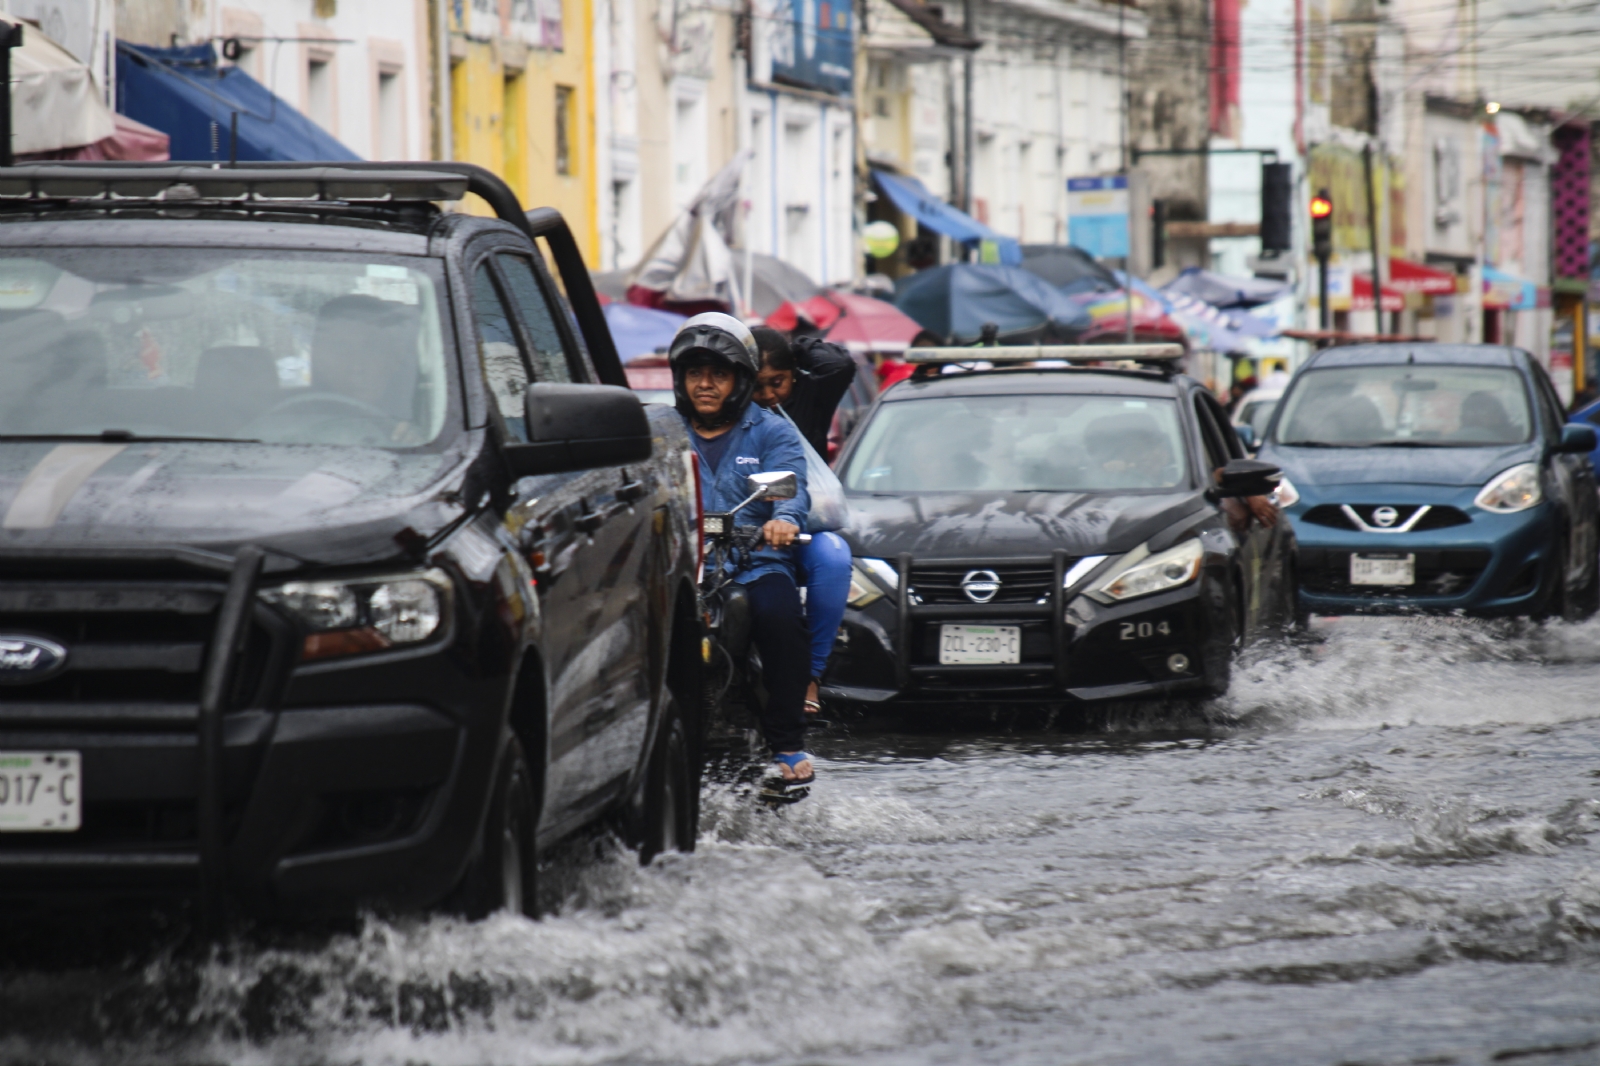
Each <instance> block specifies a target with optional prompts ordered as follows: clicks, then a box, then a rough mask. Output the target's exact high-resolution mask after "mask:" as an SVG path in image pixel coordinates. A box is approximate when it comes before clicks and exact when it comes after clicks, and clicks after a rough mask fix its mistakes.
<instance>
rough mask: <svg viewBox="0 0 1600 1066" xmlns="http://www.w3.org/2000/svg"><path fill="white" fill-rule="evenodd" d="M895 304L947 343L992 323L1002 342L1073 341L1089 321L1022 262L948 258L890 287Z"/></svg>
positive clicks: (978, 333)
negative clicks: (951, 260)
mask: <svg viewBox="0 0 1600 1066" xmlns="http://www.w3.org/2000/svg"><path fill="white" fill-rule="evenodd" d="M894 302H895V306H896V307H898V308H900V310H902V311H904V312H905V313H906V314H907V315H909V316H910V317H911V318H913V319H915V320H916V321H917V323H918V324H919V325H921V326H922V327H923V328H924V329H926V330H927V331H928V332H930V333H933V334H935V335H937V336H939V337H941V338H944V339H945V340H947V341H948V342H949V343H951V344H970V343H972V342H974V341H977V340H979V339H980V338H981V337H982V336H983V326H984V324H985V323H988V322H992V323H994V324H995V325H996V326H998V327H999V329H1000V338H1001V340H1002V341H1010V342H1015V343H1029V342H1033V341H1037V340H1041V339H1052V338H1053V339H1058V340H1068V341H1070V340H1075V339H1076V338H1077V335H1078V334H1079V333H1081V332H1082V331H1083V330H1085V329H1087V328H1088V327H1089V326H1090V324H1091V319H1090V317H1089V313H1088V311H1086V310H1084V309H1083V308H1082V307H1080V306H1078V305H1077V304H1075V303H1073V302H1072V300H1071V299H1070V298H1069V297H1068V296H1067V295H1066V294H1065V293H1063V292H1061V291H1060V290H1059V289H1057V288H1055V287H1054V286H1053V285H1051V284H1050V283H1049V282H1048V281H1045V280H1044V279H1043V278H1041V277H1039V276H1038V275H1037V274H1030V273H1029V272H1028V271H1026V270H1023V269H1022V268H1021V267H1008V266H1000V265H998V264H995V263H949V264H946V265H945V266H940V267H933V268H931V269H929V270H924V271H922V272H920V273H917V274H913V275H911V276H910V277H907V278H901V279H900V281H899V283H898V284H897V285H896V286H895V298H894Z"/></svg>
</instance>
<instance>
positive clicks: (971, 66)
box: [961, 0, 978, 215]
mask: <svg viewBox="0 0 1600 1066" xmlns="http://www.w3.org/2000/svg"><path fill="white" fill-rule="evenodd" d="M977 4H978V0H966V4H965V5H964V7H963V9H962V17H961V28H962V30H963V32H965V33H966V35H967V39H968V40H969V41H971V40H976V39H977V26H978V11H977ZM976 64H977V57H976V56H974V55H973V53H972V52H970V51H969V52H968V53H967V60H966V62H965V63H964V64H962V69H961V79H962V84H961V210H963V211H965V212H966V213H967V214H969V215H970V214H972V151H973V145H974V139H975V137H976V134H975V133H974V131H973V127H972V85H973V80H974V75H975V74H976V73H977V70H976Z"/></svg>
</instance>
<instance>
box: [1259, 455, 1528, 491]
mask: <svg viewBox="0 0 1600 1066" xmlns="http://www.w3.org/2000/svg"><path fill="white" fill-rule="evenodd" d="M1259 458H1261V459H1263V460H1265V461H1266V462H1269V463H1276V464H1277V465H1278V466H1280V467H1282V468H1283V472H1284V473H1285V474H1286V475H1287V476H1288V478H1289V480H1290V481H1292V482H1294V484H1295V487H1296V488H1300V489H1304V488H1307V487H1310V486H1323V485H1379V484H1382V485H1447V486H1451V487H1457V488H1465V487H1467V486H1471V485H1482V484H1483V483H1484V482H1486V481H1488V480H1489V479H1490V478H1491V477H1493V476H1494V475H1496V474H1498V473H1499V472H1500V471H1502V470H1504V469H1506V468H1507V467H1511V466H1515V465H1517V464H1518V463H1526V462H1529V461H1531V460H1534V459H1537V458H1539V446H1538V445H1537V444H1512V445H1503V446H1496V447H1490V448H1285V447H1283V446H1281V445H1277V446H1271V445H1269V446H1268V447H1266V448H1263V449H1262V450H1261V454H1260V456H1259Z"/></svg>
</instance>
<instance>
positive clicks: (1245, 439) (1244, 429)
mask: <svg viewBox="0 0 1600 1066" xmlns="http://www.w3.org/2000/svg"><path fill="white" fill-rule="evenodd" d="M1233 431H1234V432H1235V433H1237V434H1238V435H1239V443H1240V444H1242V445H1244V450H1245V451H1247V452H1253V451H1255V450H1256V427H1254V426H1249V425H1245V426H1235V427H1234V429H1233Z"/></svg>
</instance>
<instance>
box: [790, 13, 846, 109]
mask: <svg viewBox="0 0 1600 1066" xmlns="http://www.w3.org/2000/svg"><path fill="white" fill-rule="evenodd" d="M772 10H773V15H772V16H771V17H772V18H773V20H774V22H773V25H772V36H771V38H770V40H771V42H772V43H771V49H772V80H773V81H776V82H782V83H784V84H788V85H796V86H800V87H801V88H806V89H818V90H821V91H822V92H826V93H835V94H837V95H839V96H849V95H850V92H851V89H852V87H853V86H852V82H853V73H854V70H855V23H854V15H853V13H852V11H851V5H850V0H777V2H776V3H774V4H773V5H772Z"/></svg>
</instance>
